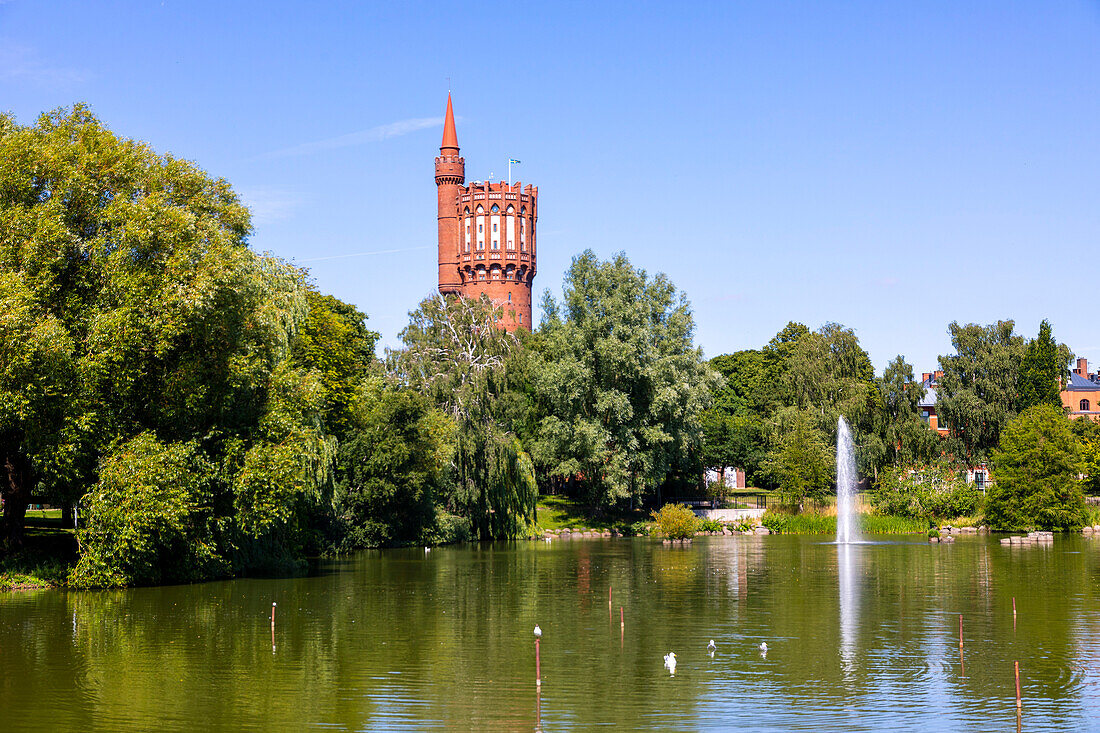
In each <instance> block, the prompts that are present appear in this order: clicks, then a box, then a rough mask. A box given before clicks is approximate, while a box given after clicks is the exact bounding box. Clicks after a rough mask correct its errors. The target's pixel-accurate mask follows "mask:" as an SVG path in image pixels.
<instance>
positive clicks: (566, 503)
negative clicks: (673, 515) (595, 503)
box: [535, 495, 649, 533]
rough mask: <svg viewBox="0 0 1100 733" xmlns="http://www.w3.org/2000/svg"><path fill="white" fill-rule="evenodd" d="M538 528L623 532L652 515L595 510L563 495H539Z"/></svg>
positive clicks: (638, 512) (543, 529) (539, 530)
mask: <svg viewBox="0 0 1100 733" xmlns="http://www.w3.org/2000/svg"><path fill="white" fill-rule="evenodd" d="M535 516H536V519H535V529H536V530H537V531H538V532H540V533H541V532H545V531H546V530H555V531H557V530H562V529H587V530H596V531H600V532H602V531H605V530H610V529H617V530H619V531H623V530H624V529H627V528H629V527H630V526H631V525H632V524H634V523H635V522H642V521H647V520H648V519H649V515H648V514H646V512H644V511H642V510H640V509H637V510H634V511H630V510H623V511H595V510H593V508H592V507H589V506H585V505H583V504H578V503H577V502H575V501H573V500H571V499H567V498H565V497H563V496H550V495H546V496H540V497H539V502H538V506H537V508H536V515H535Z"/></svg>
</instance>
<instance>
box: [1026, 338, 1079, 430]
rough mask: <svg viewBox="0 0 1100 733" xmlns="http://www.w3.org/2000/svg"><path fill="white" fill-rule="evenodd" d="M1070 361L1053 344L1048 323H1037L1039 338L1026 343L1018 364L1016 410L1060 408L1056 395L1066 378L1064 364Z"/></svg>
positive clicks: (1060, 404)
mask: <svg viewBox="0 0 1100 733" xmlns="http://www.w3.org/2000/svg"><path fill="white" fill-rule="evenodd" d="M1066 351H1068V349H1066ZM1071 358H1072V356H1071V355H1070V354H1068V353H1064V351H1063V349H1060V348H1059V346H1058V344H1057V343H1055V341H1054V335H1053V334H1052V333H1051V330H1050V323H1049V322H1048V321H1046V320H1045V319H1044V320H1043V322H1042V323H1040V324H1039V335H1038V336H1037V337H1036V338H1034V339H1032V340H1031V341H1030V342H1029V343H1028V345H1027V349H1025V351H1024V357H1023V360H1022V362H1021V363H1020V387H1019V398H1018V399H1017V402H1016V409H1017V411H1019V412H1023V411H1024V410H1026V409H1027V408H1029V407H1033V406H1034V405H1051V406H1052V407H1057V408H1059V409H1061V407H1062V400H1061V398H1060V397H1059V396H1058V394H1059V392H1060V391H1061V384H1065V383H1066V380H1067V378H1068V377H1069V370H1068V369H1067V368H1066V364H1067V362H1069V360H1070V359H1071Z"/></svg>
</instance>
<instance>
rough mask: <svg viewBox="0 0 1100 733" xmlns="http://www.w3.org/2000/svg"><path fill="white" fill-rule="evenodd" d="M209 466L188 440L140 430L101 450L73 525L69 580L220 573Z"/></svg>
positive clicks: (125, 581) (223, 561) (90, 582)
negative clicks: (75, 560)
mask: <svg viewBox="0 0 1100 733" xmlns="http://www.w3.org/2000/svg"><path fill="white" fill-rule="evenodd" d="M215 475H216V471H215V469H214V467H213V466H212V465H210V464H209V462H208V461H206V460H205V458H204V457H203V456H202V454H201V452H200V451H199V450H198V446H197V445H196V444H195V443H172V444H165V443H162V442H161V441H159V440H157V438H156V436H155V435H153V434H152V433H148V432H146V433H142V434H140V435H138V436H136V437H134V438H133V439H131V440H129V441H127V442H125V443H123V444H121V445H119V446H118V448H117V449H115V450H113V451H111V453H110V454H109V455H108V456H107V457H106V458H104V461H103V464H102V466H101V467H100V479H99V482H98V483H97V485H96V487H95V489H94V490H93V491H92V492H91V493H90V494H89V495H88V497H86V500H85V507H86V512H85V522H84V525H83V527H82V528H81V529H80V531H79V532H78V533H77V537H78V539H79V542H80V545H81V548H82V549H83V553H82V555H81V557H80V562H79V564H78V565H77V567H76V569H75V570H74V571H73V578H72V579H73V583H74V585H77V586H95V587H112V586H121V585H133V584H135V583H169V582H175V583H180V582H188V581H195V580H203V579H206V578H211V577H218V576H220V575H224V574H226V572H227V571H228V568H229V562H228V560H227V558H226V557H225V556H224V554H223V553H224V551H225V548H226V543H225V542H224V541H223V538H222V535H224V534H226V531H227V527H226V524H225V520H224V518H220V517H218V516H217V514H216V512H215V510H214V499H215V493H216V490H215V488H214V486H213V484H214V480H215Z"/></svg>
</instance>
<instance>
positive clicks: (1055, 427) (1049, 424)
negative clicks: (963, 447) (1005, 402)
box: [985, 404, 1086, 531]
mask: <svg viewBox="0 0 1100 733" xmlns="http://www.w3.org/2000/svg"><path fill="white" fill-rule="evenodd" d="M1080 469H1081V465H1080V452H1079V449H1078V446H1077V441H1076V439H1075V437H1074V435H1073V431H1072V430H1071V429H1070V424H1069V421H1068V420H1067V419H1066V417H1065V415H1063V414H1062V411H1061V409H1059V408H1056V407H1054V406H1052V405H1047V404H1040V405H1035V406H1034V407H1030V408H1028V409H1027V410H1026V411H1024V412H1023V413H1021V414H1020V415H1019V416H1018V417H1016V418H1014V419H1013V420H1011V421H1010V422H1009V423H1008V424H1007V426H1006V427H1005V429H1004V431H1003V433H1002V435H1001V444H1000V447H999V449H998V450H997V451H996V453H995V454H994V458H993V484H992V485H991V486H990V487H989V489H988V490H987V491H986V508H985V517H986V521H987V522H988V523H989V526H990V527H991V528H992V529H995V530H1001V531H1019V530H1028V529H1045V530H1061V531H1070V530H1074V529H1079V528H1080V527H1081V525H1082V524H1084V521H1085V516H1086V515H1085V497H1084V493H1083V492H1082V491H1081V482H1080V481H1079V480H1078V478H1077V477H1078V473H1079V471H1080Z"/></svg>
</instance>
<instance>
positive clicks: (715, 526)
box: [699, 519, 722, 532]
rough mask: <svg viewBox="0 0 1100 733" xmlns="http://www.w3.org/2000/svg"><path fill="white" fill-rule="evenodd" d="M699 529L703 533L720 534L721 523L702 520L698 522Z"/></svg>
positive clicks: (715, 520) (714, 520)
mask: <svg viewBox="0 0 1100 733" xmlns="http://www.w3.org/2000/svg"><path fill="white" fill-rule="evenodd" d="M699 529H700V530H701V531H703V532H721V531H722V523H721V522H719V521H718V520H717V519H704V520H702V521H700V522H699Z"/></svg>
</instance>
